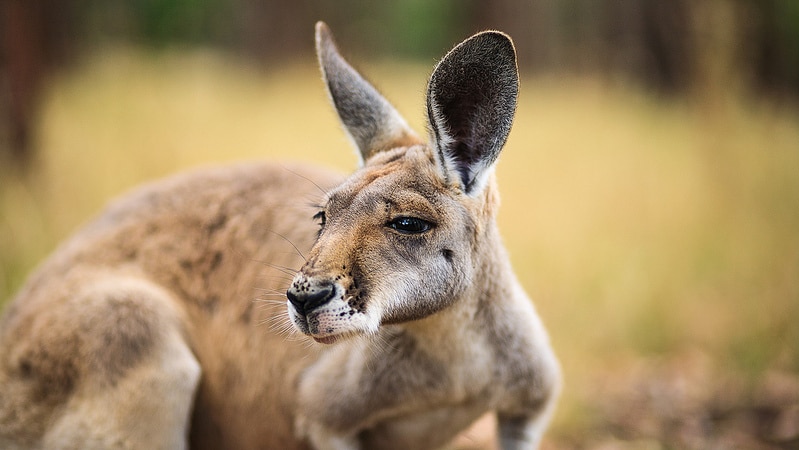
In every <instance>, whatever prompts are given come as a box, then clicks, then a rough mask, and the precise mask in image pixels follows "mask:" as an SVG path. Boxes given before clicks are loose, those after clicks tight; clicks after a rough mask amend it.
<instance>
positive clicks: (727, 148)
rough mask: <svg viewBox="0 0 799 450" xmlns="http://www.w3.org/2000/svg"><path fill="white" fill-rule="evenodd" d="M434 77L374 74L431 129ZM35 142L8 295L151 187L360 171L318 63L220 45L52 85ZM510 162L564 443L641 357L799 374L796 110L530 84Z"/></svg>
mask: <svg viewBox="0 0 799 450" xmlns="http://www.w3.org/2000/svg"><path fill="white" fill-rule="evenodd" d="M427 70H429V68H428V67H423V68H418V67H412V66H396V65H378V66H377V67H373V68H372V69H371V70H367V72H368V73H369V74H370V75H371V76H370V78H372V79H374V80H377V81H378V82H379V83H378V84H379V85H381V87H383V88H385V92H386V93H387V96H388V97H389V98H391V99H392V100H394V101H395V102H396V104H397V105H398V107H399V109H400V110H401V111H404V112H405V114H406V116H407V117H408V118H409V119H410V120H411V122H412V124H413V125H414V126H415V127H416V128H417V129H419V130H421V129H422V128H423V121H422V112H423V110H424V109H423V104H422V95H423V92H424V80H425V77H426V75H427V72H426V71H427ZM40 147H41V157H40V159H39V161H38V164H37V168H36V170H35V171H34V172H33V173H32V174H31V175H28V176H19V175H15V174H13V173H11V172H10V171H9V170H7V169H3V168H0V177H2V178H1V179H0V299H3V298H7V297H9V296H10V295H11V293H12V291H14V290H15V289H16V288H18V287H19V285H20V283H21V282H22V281H23V279H24V276H25V274H26V273H27V272H29V271H30V270H31V268H32V267H33V266H34V265H35V263H36V262H37V261H39V260H41V258H43V257H44V256H45V255H46V254H47V253H49V252H50V251H52V249H53V248H54V247H55V245H56V244H57V242H58V241H59V240H61V239H62V238H64V237H65V236H66V235H68V234H69V233H70V232H71V231H72V230H74V229H75V227H77V226H78V225H79V224H80V223H82V222H84V221H85V220H87V219H88V218H89V217H91V215H92V214H94V213H96V212H97V211H98V210H99V208H101V206H102V205H103V204H104V203H105V202H106V201H108V199H109V198H111V197H113V196H115V195H117V194H118V193H120V192H122V191H124V190H126V189H128V188H130V187H132V186H134V185H136V184H138V183H140V182H141V181H143V180H147V179H152V178H156V177H160V176H163V175H165V174H168V173H171V172H174V171H177V170H180V169H183V168H186V167H190V166H196V165H207V164H216V163H220V162H225V161H230V160H241V159H252V158H262V157H264V158H277V159H301V160H307V161H314V162H317V163H320V164H323V165H328V166H333V167H337V168H339V169H342V170H345V171H346V170H350V169H352V168H353V167H354V165H355V158H354V156H353V153H352V150H351V149H350V148H349V145H348V142H347V141H346V139H345V137H344V134H343V133H342V132H341V131H340V129H339V127H338V124H337V122H336V119H335V116H334V115H333V112H332V110H331V109H330V107H328V105H327V103H326V98H325V95H324V91H323V87H322V84H321V82H320V80H319V76H318V75H317V72H316V69H315V68H314V67H312V66H310V65H309V66H307V67H306V66H303V67H290V68H281V69H279V70H275V71H273V72H271V73H270V74H268V75H266V74H263V73H260V72H258V71H256V70H252V69H249V68H247V67H245V66H243V65H241V64H239V63H238V62H236V61H233V60H229V59H225V58H222V57H220V56H218V55H214V54H208V53H193V54H190V55H186V54H162V55H158V56H153V55H147V54H140V53H136V52H132V51H114V52H111V51H109V52H104V53H100V54H99V55H98V56H97V57H95V58H93V59H91V60H90V61H89V62H88V63H87V64H86V65H84V66H81V67H80V68H78V69H77V70H75V71H74V72H73V73H70V74H67V75H64V76H62V77H60V78H59V79H57V80H55V81H54V83H53V84H52V85H51V89H50V92H49V95H48V96H47V100H46V102H45V105H44V113H43V117H42V122H41V129H40ZM498 171H499V177H500V187H501V190H502V193H503V202H504V204H503V209H502V212H501V217H500V220H501V226H502V228H503V230H504V234H505V237H506V241H507V244H508V247H509V248H510V251H511V256H512V258H513V260H514V262H515V266H516V269H517V272H518V273H519V275H520V277H521V279H522V282H523V284H524V285H525V286H526V288H527V289H528V291H529V292H530V294H531V295H532V296H533V298H534V299H535V300H536V304H537V306H538V308H539V310H540V312H541V314H542V315H543V316H544V319H545V322H546V323H547V325H548V327H549V329H550V331H551V334H552V339H553V343H554V345H555V347H556V348H557V350H558V353H559V355H560V357H561V359H562V362H563V366H564V369H565V373H566V387H565V391H564V397H563V402H562V404H561V408H560V410H559V414H558V417H557V421H556V425H555V427H554V429H553V434H552V436H554V438H555V439H556V440H557V439H560V441H564V440H567V441H569V442H571V443H572V444H574V445H575V446H577V447H579V446H580V444H579V439H578V440H577V441H575V439H574V437H573V436H575V435H576V434H577V435H579V434H580V433H583V432H585V430H589V429H595V428H596V424H597V423H601V422H602V421H603V418H605V417H607V416H608V415H612V414H610V413H608V412H607V411H606V410H603V409H602V408H601V405H603V404H605V403H606V402H605V399H603V398H600V397H598V396H599V395H600V392H602V393H603V394H601V395H610V394H607V392H609V391H608V390H607V389H604V390H602V389H600V390H598V387H597V386H598V383H599V384H602V383H605V382H606V381H607V380H613V379H618V380H622V379H624V380H626V378H625V377H624V376H618V377H617V376H616V375H618V374H629V373H631V372H634V371H636V370H637V371H638V372H640V373H644V374H648V373H649V372H647V371H646V370H641V369H640V367H641V366H642V365H644V366H647V367H649V366H651V367H660V366H659V365H660V364H676V366H677V367H681V363H680V361H683V360H689V361H694V360H695V359H696V355H697V354H699V355H702V356H701V357H700V359H702V360H703V361H706V365H708V366H711V367H712V369H708V370H710V371H711V373H720V374H724V375H725V376H726V375H734V376H736V377H739V376H740V379H741V380H743V381H742V383H744V385H746V383H750V384H751V385H753V386H754V385H757V384H758V383H759V382H760V381H761V380H762V379H763V377H764V374H765V373H767V372H768V373H773V371H775V370H777V371H780V372H783V373H793V374H795V373H797V372H799V347H797V345H796V344H797V342H799V327H797V326H796V323H797V319H799V120H797V116H796V115H790V114H788V113H785V112H779V111H774V110H771V109H770V108H769V107H767V106H763V105H759V104H747V105H746V106H742V104H741V103H740V102H736V101H731V100H728V99H725V98H723V97H722V100H721V101H718V102H716V103H713V104H709V105H702V104H688V103H678V102H670V101H664V100H658V99H656V98H652V97H650V96H648V95H645V94H643V93H641V92H638V91H636V90H634V89H631V88H629V87H624V86H615V85H608V84H603V83H599V82H596V81H591V80H579V79H566V80H557V79H529V80H525V81H524V83H523V86H522V97H521V103H520V105H519V111H518V116H517V119H516V122H515V127H514V131H513V132H512V134H511V138H510V141H509V143H508V146H507V147H506V151H505V152H504V154H503V156H502V159H501V161H500V165H499V169H498ZM684 355H692V356H690V357H685V356H684ZM664 361H667V362H668V363H664ZM675 361H676V363H675ZM686 364H687V365H690V364H689V363H686ZM669 367H672V366H671V365H670V366H669ZM677 371H678V372H679V370H677ZM642 377H645V378H652V376H651V374H650V375H642ZM628 382H629V384H630V385H631V386H632V385H634V384H635V383H634V382H632V381H629V380H626V381H624V383H628ZM611 383H612V382H611ZM710 383H712V380H711V381H710ZM741 389H744V388H741ZM609 401H612V399H611V400H609ZM592 427H594V428H592ZM569 435H571V436H572V438H570V439H566V438H565V437H566V436H569ZM575 442H577V443H576V444H575ZM646 442H649V441H646ZM585 445H588V444H585ZM642 445H643V446H636V445H633V446H632V447H628V448H645V447H646V446H647V445H649V444H646V445H644V444H642ZM650 447H651V446H650ZM650 447H646V448H650ZM658 448H659V447H658Z"/></svg>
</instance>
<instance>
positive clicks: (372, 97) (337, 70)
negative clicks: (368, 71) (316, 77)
mask: <svg viewBox="0 0 799 450" xmlns="http://www.w3.org/2000/svg"><path fill="white" fill-rule="evenodd" d="M316 54H317V56H318V58H319V65H320V67H321V68H322V76H323V77H324V80H325V84H327V91H328V93H329V94H330V98H331V99H332V101H333V105H334V106H335V108H336V112H337V113H338V116H339V118H340V119H341V122H342V123H343V124H344V127H345V128H346V130H347V133H348V134H349V136H350V138H351V139H352V141H353V142H354V143H355V145H356V147H358V150H359V152H360V156H361V162H362V163H363V162H364V161H366V160H368V159H369V157H371V156H372V155H374V154H375V153H378V152H380V151H383V150H389V149H392V148H396V147H400V146H407V145H414V144H420V143H422V141H421V140H420V139H419V137H417V136H416V134H415V133H414V132H413V130H411V128H410V127H409V126H408V124H407V123H406V122H405V119H403V118H402V116H400V114H399V113H398V112H397V110H396V109H394V107H393V106H391V104H390V103H389V102H388V100H386V99H385V98H384V97H383V96H382V95H381V94H380V93H379V92H377V89H375V88H374V87H373V86H372V85H371V84H369V82H368V81H366V80H364V79H363V77H361V75H360V74H358V72H357V71H356V70H355V69H353V68H352V66H350V65H349V63H348V62H347V61H346V60H345V59H344V57H342V56H341V54H340V53H339V51H338V48H336V44H335V42H334V41H333V35H332V33H331V32H330V29H329V28H328V27H327V25H326V24H325V23H324V22H317V23H316Z"/></svg>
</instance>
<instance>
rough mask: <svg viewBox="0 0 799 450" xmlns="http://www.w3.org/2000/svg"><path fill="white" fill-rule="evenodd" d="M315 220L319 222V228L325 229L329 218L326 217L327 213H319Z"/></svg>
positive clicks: (314, 217)
mask: <svg viewBox="0 0 799 450" xmlns="http://www.w3.org/2000/svg"><path fill="white" fill-rule="evenodd" d="M313 220H318V221H319V226H320V227H324V226H325V223H327V217H325V212H324V211H319V212H318V213H316V214H314V216H313Z"/></svg>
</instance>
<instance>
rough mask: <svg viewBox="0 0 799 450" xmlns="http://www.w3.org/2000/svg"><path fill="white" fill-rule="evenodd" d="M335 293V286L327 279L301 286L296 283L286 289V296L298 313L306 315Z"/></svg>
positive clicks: (327, 300)
mask: <svg viewBox="0 0 799 450" xmlns="http://www.w3.org/2000/svg"><path fill="white" fill-rule="evenodd" d="M335 295H336V287H335V285H333V283H331V282H329V281H323V282H319V283H314V284H313V285H310V286H309V285H308V284H307V283H306V284H304V285H303V286H297V285H296V284H295V285H293V286H291V287H290V288H289V290H288V291H286V297H288V299H289V301H290V302H291V304H292V305H294V308H295V309H296V310H297V312H298V313H300V314H302V315H307V314H308V313H309V312H311V311H313V310H314V309H316V308H318V307H320V306H322V305H324V304H325V303H327V302H329V301H330V300H331V299H332V298H333V297H334V296H335Z"/></svg>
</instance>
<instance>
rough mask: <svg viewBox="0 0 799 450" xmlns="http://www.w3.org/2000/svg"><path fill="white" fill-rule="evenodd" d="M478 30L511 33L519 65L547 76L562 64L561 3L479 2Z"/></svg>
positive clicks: (476, 9) (543, 0) (476, 8)
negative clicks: (550, 70) (547, 71)
mask: <svg viewBox="0 0 799 450" xmlns="http://www.w3.org/2000/svg"><path fill="white" fill-rule="evenodd" d="M473 3H474V6H473V9H472V18H471V21H472V22H473V28H474V29H496V30H501V31H504V32H506V33H508V34H509V35H510V36H511V37H512V38H513V40H514V43H515V44H516V51H517V53H518V58H519V65H520V67H521V68H522V69H524V70H528V71H532V72H543V71H546V70H549V69H552V68H554V67H559V66H561V63H562V55H561V50H562V47H563V45H562V35H560V34H559V33H558V5H557V3H558V2H557V0H525V1H519V0H476V1H475V2H473Z"/></svg>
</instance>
